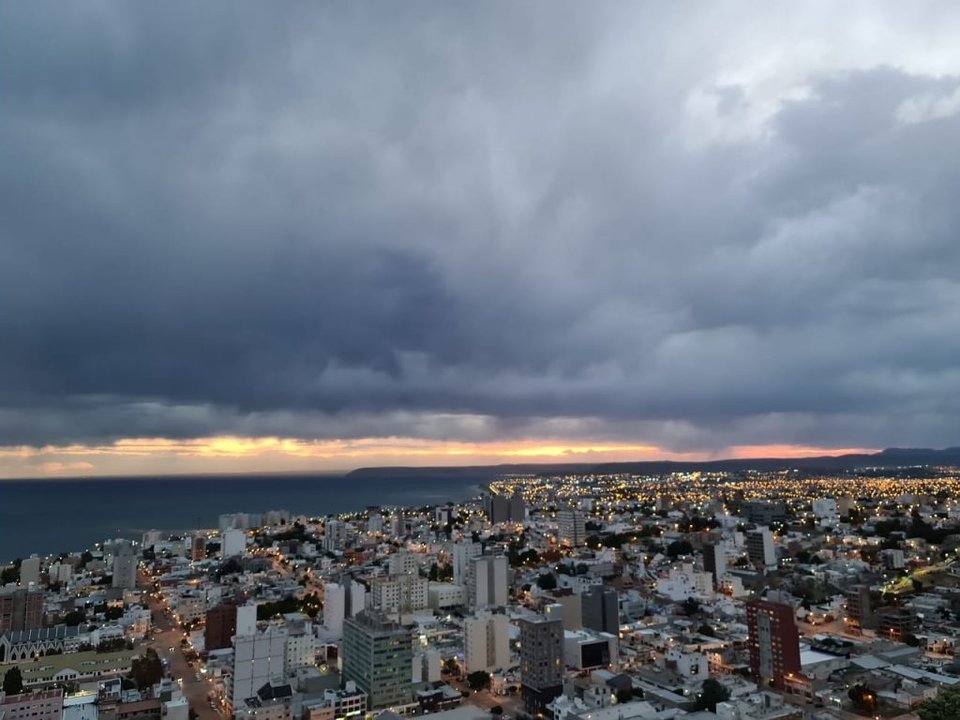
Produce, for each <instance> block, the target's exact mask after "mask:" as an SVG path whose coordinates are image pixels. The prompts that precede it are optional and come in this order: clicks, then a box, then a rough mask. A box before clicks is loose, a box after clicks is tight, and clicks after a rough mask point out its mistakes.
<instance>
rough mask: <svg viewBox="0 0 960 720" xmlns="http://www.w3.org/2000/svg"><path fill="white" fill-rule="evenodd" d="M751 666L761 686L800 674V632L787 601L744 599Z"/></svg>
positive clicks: (774, 683)
mask: <svg viewBox="0 0 960 720" xmlns="http://www.w3.org/2000/svg"><path fill="white" fill-rule="evenodd" d="M747 627H748V628H749V631H750V669H751V670H752V671H753V677H754V679H755V680H756V681H757V684H758V685H760V687H761V688H763V687H768V686H773V687H777V688H782V687H783V679H784V678H785V677H786V676H788V675H799V674H800V672H801V667H800V636H799V634H798V632H797V621H796V619H795V617H794V610H793V608H792V607H791V606H790V605H784V604H782V603H775V602H770V601H768V600H751V601H750V602H748V603H747Z"/></svg>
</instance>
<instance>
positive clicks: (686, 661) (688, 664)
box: [663, 647, 710, 680]
mask: <svg viewBox="0 0 960 720" xmlns="http://www.w3.org/2000/svg"><path fill="white" fill-rule="evenodd" d="M663 658H664V660H666V662H667V667H669V668H671V669H672V670H676V672H677V674H678V675H680V676H681V677H685V678H689V677H694V678H702V679H704V680H705V679H707V678H708V677H710V669H709V668H710V661H709V659H708V658H707V654H706V653H703V652H687V651H686V650H684V649H683V648H680V647H669V648H667V651H666V652H665V653H664V655H663Z"/></svg>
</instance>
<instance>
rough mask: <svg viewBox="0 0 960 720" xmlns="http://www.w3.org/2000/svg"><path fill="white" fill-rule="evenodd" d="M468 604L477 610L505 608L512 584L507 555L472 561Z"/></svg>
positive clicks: (472, 559)
mask: <svg viewBox="0 0 960 720" xmlns="http://www.w3.org/2000/svg"><path fill="white" fill-rule="evenodd" d="M469 567H470V569H469V572H468V573H467V604H468V605H469V606H470V607H472V608H475V609H478V610H481V609H483V608H491V607H504V606H505V605H506V604H507V598H508V595H509V587H510V583H509V581H508V574H509V569H510V568H509V566H508V565H507V558H506V556H505V555H479V556H477V557H474V558H471V559H470V566H469Z"/></svg>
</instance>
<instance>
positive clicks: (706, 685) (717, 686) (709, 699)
mask: <svg viewBox="0 0 960 720" xmlns="http://www.w3.org/2000/svg"><path fill="white" fill-rule="evenodd" d="M729 699H730V691H729V690H728V689H727V688H726V686H725V685H723V683H721V682H720V681H718V680H715V679H714V678H707V679H706V680H704V681H703V687H702V688H701V689H700V694H699V695H697V704H696V705H695V706H694V707H695V709H697V710H709V711H710V712H716V710H717V703H722V702H724V701H725V700H729Z"/></svg>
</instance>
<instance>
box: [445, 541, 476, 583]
mask: <svg viewBox="0 0 960 720" xmlns="http://www.w3.org/2000/svg"><path fill="white" fill-rule="evenodd" d="M482 552H483V546H482V545H481V544H480V543H478V542H458V543H454V545H453V548H452V551H451V553H450V555H451V564H452V565H453V584H454V585H466V584H467V574H468V572H469V571H470V561H471V560H472V559H473V558H475V557H477V555H480V554H481V553H482Z"/></svg>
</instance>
